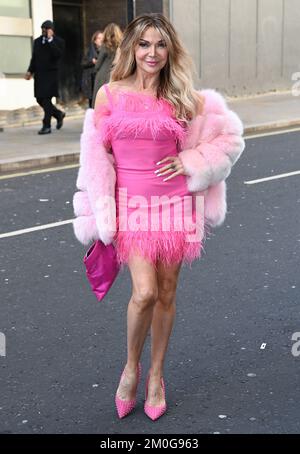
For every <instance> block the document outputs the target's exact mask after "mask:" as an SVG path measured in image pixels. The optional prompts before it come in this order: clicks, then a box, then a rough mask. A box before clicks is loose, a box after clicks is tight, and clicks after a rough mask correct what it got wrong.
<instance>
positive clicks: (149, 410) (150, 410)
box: [144, 375, 167, 421]
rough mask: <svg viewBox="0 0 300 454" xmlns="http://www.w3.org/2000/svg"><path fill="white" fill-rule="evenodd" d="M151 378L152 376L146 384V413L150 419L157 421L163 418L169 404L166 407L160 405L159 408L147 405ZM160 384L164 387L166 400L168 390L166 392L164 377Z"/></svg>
mask: <svg viewBox="0 0 300 454" xmlns="http://www.w3.org/2000/svg"><path fill="white" fill-rule="evenodd" d="M149 378H150V376H149V375H148V378H147V383H146V393H145V404H144V411H145V413H146V415H147V416H149V418H151V419H152V420H153V421H155V420H156V419H158V418H160V416H162V415H163V414H164V413H165V412H166V410H167V403H165V404H164V405H158V406H154V405H149V404H147V396H148V384H149ZM160 383H161V386H162V390H163V396H164V399H166V390H165V383H164V379H163V377H161V378H160Z"/></svg>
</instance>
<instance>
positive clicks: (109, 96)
mask: <svg viewBox="0 0 300 454" xmlns="http://www.w3.org/2000/svg"><path fill="white" fill-rule="evenodd" d="M104 89H105V93H106V96H107V98H108V101H109V105H110V108H111V110H113V98H112V94H111V92H110V90H109V88H108V84H104Z"/></svg>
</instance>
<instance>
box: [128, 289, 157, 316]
mask: <svg viewBox="0 0 300 454" xmlns="http://www.w3.org/2000/svg"><path fill="white" fill-rule="evenodd" d="M157 297H158V289H157V288H156V287H155V286H149V287H140V288H138V289H136V290H135V291H134V292H133V294H132V300H133V302H134V304H136V306H137V307H138V308H139V309H140V310H145V309H147V308H149V307H150V306H154V305H155V303H156V301H157Z"/></svg>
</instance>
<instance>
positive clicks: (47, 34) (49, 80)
mask: <svg viewBox="0 0 300 454" xmlns="http://www.w3.org/2000/svg"><path fill="white" fill-rule="evenodd" d="M41 27H42V34H41V36H40V37H39V38H36V39H35V40H34V43H33V52H32V57H31V61H30V64H29V67H28V70H27V72H26V74H25V79H26V80H30V79H31V77H32V75H33V76H34V96H35V97H36V100H37V102H38V104H39V105H40V106H41V107H42V108H43V110H44V118H43V127H42V129H41V130H40V131H39V132H38V134H50V133H51V117H54V118H56V120H57V125H56V128H57V129H60V128H61V127H62V125H63V119H64V117H65V115H66V114H65V113H64V112H62V111H61V110H59V109H57V108H56V107H55V106H54V105H53V104H52V102H51V99H52V97H53V96H58V70H59V64H60V62H61V59H62V56H63V53H64V50H65V41H64V40H63V39H62V38H59V37H58V36H56V35H55V34H54V24H53V22H52V21H50V20H46V21H45V22H43V23H42V25H41Z"/></svg>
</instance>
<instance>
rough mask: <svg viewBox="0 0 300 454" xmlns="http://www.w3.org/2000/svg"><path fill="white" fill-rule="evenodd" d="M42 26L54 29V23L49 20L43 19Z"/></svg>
mask: <svg viewBox="0 0 300 454" xmlns="http://www.w3.org/2000/svg"><path fill="white" fill-rule="evenodd" d="M41 27H42V28H51V29H52V30H54V24H53V22H52V21H51V20H45V22H43V23H42V25H41Z"/></svg>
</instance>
